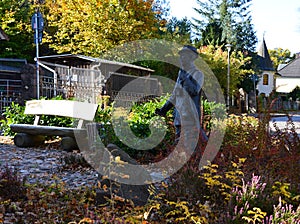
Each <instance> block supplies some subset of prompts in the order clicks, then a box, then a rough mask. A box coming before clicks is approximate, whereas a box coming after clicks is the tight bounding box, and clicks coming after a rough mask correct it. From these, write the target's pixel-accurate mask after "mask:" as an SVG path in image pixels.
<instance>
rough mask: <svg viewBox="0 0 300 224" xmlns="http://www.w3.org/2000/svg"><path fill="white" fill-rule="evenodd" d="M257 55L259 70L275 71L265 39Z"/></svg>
mask: <svg viewBox="0 0 300 224" xmlns="http://www.w3.org/2000/svg"><path fill="white" fill-rule="evenodd" d="M257 55H258V60H259V68H260V69H261V70H264V71H274V66H273V62H272V60H271V58H270V55H269V52H268V48H267V45H266V42H265V39H263V42H262V44H261V46H260V49H259V51H258V52H257Z"/></svg>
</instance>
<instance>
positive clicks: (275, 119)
mask: <svg viewBox="0 0 300 224" xmlns="http://www.w3.org/2000/svg"><path fill="white" fill-rule="evenodd" d="M274 125H275V126H276V127H278V128H279V129H280V130H282V131H291V130H292V129H293V126H294V127H295V131H296V132H297V134H298V136H299V137H300V113H294V114H290V115H289V117H288V116H287V115H284V114H274V115H272V118H271V121H270V129H271V131H275V130H276V129H275V127H274Z"/></svg>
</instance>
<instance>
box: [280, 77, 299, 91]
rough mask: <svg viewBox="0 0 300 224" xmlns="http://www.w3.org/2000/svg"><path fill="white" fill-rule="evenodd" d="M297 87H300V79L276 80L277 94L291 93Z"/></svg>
mask: <svg viewBox="0 0 300 224" xmlns="http://www.w3.org/2000/svg"><path fill="white" fill-rule="evenodd" d="M297 86H299V87H300V78H285V77H284V78H282V77H278V78H276V92H279V93H290V92H291V91H293V90H294V89H295V88H296V87H297Z"/></svg>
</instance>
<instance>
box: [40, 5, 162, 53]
mask: <svg viewBox="0 0 300 224" xmlns="http://www.w3.org/2000/svg"><path fill="white" fill-rule="evenodd" d="M151 2H152V1H119V0H113V1H109V0H91V1H83V0H68V1H67V0H57V1H56V2H55V4H54V3H52V1H46V2H45V7H46V8H48V9H47V10H49V16H48V20H47V21H48V24H49V27H50V29H49V30H52V32H53V33H50V32H49V33H48V35H47V38H48V40H47V41H48V42H49V43H50V46H51V47H52V48H54V49H56V50H57V51H59V52H64V51H66V50H67V51H70V52H71V53H75V52H76V53H81V54H86V55H88V56H94V57H95V56H99V55H97V54H99V53H97V52H103V51H105V50H107V49H109V48H111V47H114V46H115V45H118V44H121V43H124V42H127V41H133V40H137V39H140V38H141V37H152V34H153V27H155V26H156V23H157V20H156V17H155V14H154V12H153V11H152V10H151ZM74 34H76V35H74ZM83 40H84V41H83Z"/></svg>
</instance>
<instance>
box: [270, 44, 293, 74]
mask: <svg viewBox="0 0 300 224" xmlns="http://www.w3.org/2000/svg"><path fill="white" fill-rule="evenodd" d="M269 54H270V58H271V60H272V62H273V65H274V68H275V69H276V70H277V68H278V65H279V64H286V63H288V62H289V61H290V60H292V59H294V58H295V55H292V54H291V51H290V50H288V49H282V48H275V49H271V50H269Z"/></svg>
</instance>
